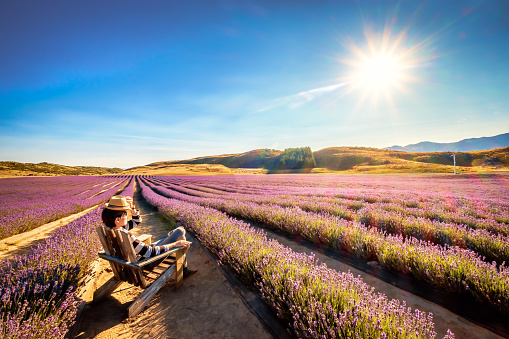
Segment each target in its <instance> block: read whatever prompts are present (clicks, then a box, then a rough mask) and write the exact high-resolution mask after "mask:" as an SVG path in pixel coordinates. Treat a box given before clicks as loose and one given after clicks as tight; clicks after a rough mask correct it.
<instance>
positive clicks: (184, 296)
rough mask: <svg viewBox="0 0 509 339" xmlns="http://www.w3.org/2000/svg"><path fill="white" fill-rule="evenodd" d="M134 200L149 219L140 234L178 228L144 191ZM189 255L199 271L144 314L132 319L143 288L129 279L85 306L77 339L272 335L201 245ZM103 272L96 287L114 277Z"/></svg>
mask: <svg viewBox="0 0 509 339" xmlns="http://www.w3.org/2000/svg"><path fill="white" fill-rule="evenodd" d="M134 200H135V204H136V206H137V207H138V208H139V209H140V210H141V214H142V218H143V223H141V224H140V225H139V226H138V227H137V228H135V229H134V230H136V232H137V234H143V233H146V234H152V236H153V238H152V239H154V240H157V239H159V238H161V237H164V236H166V234H167V233H168V231H169V230H171V229H172V227H175V221H173V220H169V219H166V218H164V217H161V216H160V215H159V213H157V212H155V211H154V210H152V208H151V207H150V206H148V205H147V204H146V203H145V202H144V201H143V200H141V199H139V195H138V194H135V198H134ZM134 230H133V231H134ZM187 258H188V266H189V267H190V268H193V269H198V273H197V274H195V275H193V276H190V277H188V278H186V279H185V280H184V284H183V286H182V287H181V288H179V289H178V290H177V291H175V290H174V288H173V286H172V285H171V284H167V285H165V286H164V287H163V288H162V289H161V290H160V291H159V292H158V293H157V294H156V296H155V297H154V298H153V299H152V301H151V302H150V303H149V304H148V306H147V307H146V308H145V310H144V311H143V312H142V313H140V314H139V315H138V316H136V317H134V318H132V319H127V307H129V305H130V303H131V302H132V301H133V300H135V299H136V297H137V296H138V295H139V294H140V293H141V291H142V290H141V289H140V288H138V287H134V286H131V285H129V284H127V283H124V284H122V285H121V286H120V287H119V288H117V290H115V291H114V292H113V293H112V295H111V296H110V297H107V298H104V299H103V300H101V301H100V302H98V303H96V304H88V305H86V306H85V308H84V311H83V313H82V314H81V317H80V319H79V323H78V325H77V331H76V332H75V333H76V336H75V337H76V338H271V337H272V336H271V335H270V334H269V332H267V330H266V329H265V327H264V326H263V325H262V324H261V323H260V321H259V320H258V318H256V316H255V315H253V314H252V313H251V312H250V311H249V310H248V308H247V307H246V305H245V304H244V302H243V301H242V299H241V298H240V296H239V295H238V294H237V293H236V292H235V291H234V290H233V289H232V287H231V285H230V284H229V282H228V281H227V280H226V278H225V277H224V276H223V275H222V273H221V272H220V271H219V269H218V268H217V267H216V265H215V264H214V263H213V262H211V260H210V259H209V257H208V256H207V255H206V254H205V253H204V252H203V251H202V250H201V249H200V247H199V246H197V245H192V246H191V248H190V249H189V251H188V252H187ZM97 272H98V273H97V276H96V278H95V281H94V285H93V287H92V290H94V289H95V288H97V287H99V286H101V285H102V283H103V282H104V281H106V280H108V279H109V278H110V277H112V276H113V274H112V273H111V270H110V269H109V265H108V264H107V263H106V262H104V261H101V262H100V264H99V269H98V271H97ZM88 298H90V297H88Z"/></svg>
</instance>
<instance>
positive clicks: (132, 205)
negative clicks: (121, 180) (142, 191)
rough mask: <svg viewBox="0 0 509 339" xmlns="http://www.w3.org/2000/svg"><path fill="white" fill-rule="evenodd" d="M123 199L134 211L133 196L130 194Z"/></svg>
mask: <svg viewBox="0 0 509 339" xmlns="http://www.w3.org/2000/svg"><path fill="white" fill-rule="evenodd" d="M125 201H126V202H127V203H128V204H129V208H130V209H131V210H132V211H134V203H133V198H131V197H130V196H127V197H125Z"/></svg>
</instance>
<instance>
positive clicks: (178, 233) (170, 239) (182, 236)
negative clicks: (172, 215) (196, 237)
mask: <svg viewBox="0 0 509 339" xmlns="http://www.w3.org/2000/svg"><path fill="white" fill-rule="evenodd" d="M178 240H186V230H185V229H184V227H182V226H180V227H177V228H176V229H174V230H173V231H171V232H170V235H169V236H167V237H166V238H162V239H160V240H158V241H157V242H156V245H158V246H159V245H167V244H171V243H174V242H175V241H178Z"/></svg>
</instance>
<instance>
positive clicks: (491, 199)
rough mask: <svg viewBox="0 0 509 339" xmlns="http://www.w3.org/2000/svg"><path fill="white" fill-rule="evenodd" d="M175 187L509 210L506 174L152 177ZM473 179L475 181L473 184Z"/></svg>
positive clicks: (508, 187) (508, 184) (508, 185)
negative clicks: (483, 177)
mask: <svg viewBox="0 0 509 339" xmlns="http://www.w3.org/2000/svg"><path fill="white" fill-rule="evenodd" d="M156 178H162V179H163V180H171V181H172V182H173V183H184V184H186V185H188V184H196V185H200V186H205V187H212V188H214V187H217V186H227V187H229V188H232V187H235V188H236V189H237V190H238V188H239V187H240V188H242V192H240V193H243V192H249V191H253V192H254V193H257V192H255V191H258V192H260V191H261V192H269V193H271V192H285V193H288V194H292V195H296V194H297V195H309V196H315V197H316V196H326V197H331V196H334V195H336V196H340V197H344V198H348V199H355V200H360V201H365V202H381V203H387V202H391V201H392V200H393V199H394V198H396V199H398V197H401V199H400V200H401V202H402V203H404V202H405V201H408V202H409V206H408V207H412V205H414V207H418V204H419V202H420V201H423V202H427V203H434V202H438V203H440V204H447V205H452V206H453V205H454V204H456V203H457V202H458V201H461V202H466V203H468V204H474V205H479V207H481V205H483V204H485V203H486V202H487V203H488V205H489V206H490V208H492V207H498V208H502V209H507V208H508V207H509V194H508V193H509V176H507V175H495V174H493V175H490V176H489V178H490V180H491V182H487V180H484V181H478V180H475V179H476V178H475V177H472V176H461V177H451V176H423V175H419V176H386V175H378V176H377V175H370V176H365V175H353V176H349V175H342V176H320V175H308V176H289V175H287V176H277V175H273V176H249V175H246V176H233V177H231V176H227V177H217V176H208V177H156ZM473 181H474V182H473Z"/></svg>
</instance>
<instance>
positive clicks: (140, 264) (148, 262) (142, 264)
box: [133, 247, 187, 268]
mask: <svg viewBox="0 0 509 339" xmlns="http://www.w3.org/2000/svg"><path fill="white" fill-rule="evenodd" d="M180 250H185V251H184V253H185V252H186V251H187V248H185V247H175V248H172V249H171V250H169V251H168V252H164V253H162V254H159V255H157V256H155V257H152V258H150V259H146V260H142V261H138V262H136V263H133V265H134V266H137V267H140V268H141V267H143V266H146V265H148V264H150V263H153V262H154V261H157V260H159V259H161V258H166V257H167V256H169V255H170V254H173V253H175V252H178V251H180Z"/></svg>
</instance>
